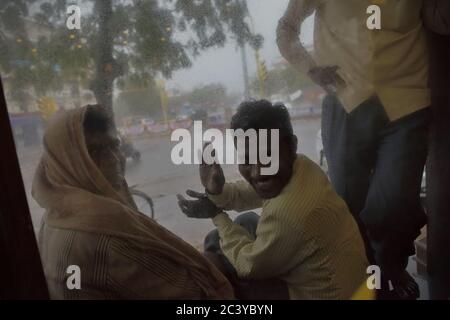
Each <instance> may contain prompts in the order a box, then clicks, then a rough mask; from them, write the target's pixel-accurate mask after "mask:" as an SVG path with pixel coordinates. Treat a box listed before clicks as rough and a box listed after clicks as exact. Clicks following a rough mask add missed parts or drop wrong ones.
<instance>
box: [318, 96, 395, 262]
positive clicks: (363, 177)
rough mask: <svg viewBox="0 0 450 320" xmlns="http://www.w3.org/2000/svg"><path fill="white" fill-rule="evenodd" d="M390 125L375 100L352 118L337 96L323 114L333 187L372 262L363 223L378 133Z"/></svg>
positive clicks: (324, 141)
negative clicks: (353, 221) (348, 213)
mask: <svg viewBox="0 0 450 320" xmlns="http://www.w3.org/2000/svg"><path fill="white" fill-rule="evenodd" d="M387 123H388V119H387V116H386V115H385V113H384V110H383V106H382V105H381V103H380V101H379V100H378V98H377V97H372V98H370V99H368V100H367V101H365V102H364V103H362V104H361V105H360V106H358V107H357V108H356V109H355V110H354V111H353V112H351V113H350V114H349V113H347V112H346V111H345V109H344V108H343V106H342V105H341V104H340V102H339V101H338V99H337V98H336V97H335V96H327V97H326V98H325V100H324V104H323V111H322V137H323V138H322V140H323V146H324V153H325V156H326V158H327V163H328V169H329V175H330V179H331V183H332V185H333V186H334V188H335V190H336V192H337V193H338V194H339V196H341V197H342V198H343V199H344V200H345V202H346V203H347V206H348V207H349V209H350V212H351V213H352V214H353V216H354V217H355V220H356V221H357V223H358V225H359V228H360V231H361V235H362V237H363V238H364V242H365V244H366V251H367V256H368V258H369V260H370V261H371V262H373V258H372V250H371V247H370V244H369V241H368V239H367V237H366V232H365V226H364V224H363V223H362V221H361V220H360V213H361V211H362V210H363V209H364V206H365V203H366V198H367V193H368V190H369V186H370V181H371V177H372V172H373V169H374V167H375V162H376V157H377V144H378V141H377V133H378V132H379V131H380V130H381V129H382V128H383V127H384V126H385V125H386V124H387Z"/></svg>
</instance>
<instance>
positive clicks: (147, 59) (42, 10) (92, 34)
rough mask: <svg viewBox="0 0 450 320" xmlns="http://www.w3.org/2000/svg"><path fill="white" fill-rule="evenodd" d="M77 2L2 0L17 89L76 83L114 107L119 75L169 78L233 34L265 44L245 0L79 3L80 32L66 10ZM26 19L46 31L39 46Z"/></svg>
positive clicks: (7, 66) (4, 53) (6, 48)
mask: <svg viewBox="0 0 450 320" xmlns="http://www.w3.org/2000/svg"><path fill="white" fill-rule="evenodd" d="M72 3H73V1H68V0H54V1H50V0H48V1H47V0H3V1H1V2H0V12H1V13H0V18H1V19H0V31H1V33H0V67H1V69H2V72H5V73H7V74H8V75H10V77H11V79H15V81H16V83H14V86H15V87H16V88H20V89H23V88H25V87H27V86H32V87H33V88H34V89H35V90H36V91H37V92H39V93H40V94H44V93H46V92H47V91H49V90H53V89H55V88H57V87H58V85H61V83H66V82H76V83H81V85H86V86H87V87H88V88H90V89H91V90H93V91H94V93H95V95H96V97H97V101H98V102H100V103H104V104H107V105H110V106H111V105H112V97H113V90H114V88H115V86H114V81H115V80H116V79H117V78H129V77H130V76H131V75H132V76H137V77H138V78H141V79H154V78H155V77H157V76H162V77H165V78H170V77H171V75H172V74H173V72H174V71H176V70H179V69H183V68H188V67H190V66H191V65H192V59H193V58H194V57H195V56H197V55H199V54H200V53H201V52H202V51H204V50H207V49H210V48H212V47H221V46H224V44H225V43H226V41H227V40H229V39H232V40H233V41H236V42H238V43H248V44H250V45H251V46H252V47H254V48H259V47H260V46H261V44H262V41H263V39H262V37H261V36H260V35H255V34H252V33H251V32H250V28H249V26H248V24H247V21H246V17H247V15H248V9H247V5H246V2H245V1H242V0H165V1H158V0H122V1H118V0H101V1H94V0H80V1H78V2H77V3H78V4H80V7H81V13H82V16H81V30H68V29H67V27H66V19H67V14H66V8H67V6H68V5H70V4H72ZM29 20H33V21H35V22H36V23H39V24H41V25H42V26H46V27H47V28H48V30H49V31H48V35H47V36H46V37H41V38H40V39H39V40H38V41H37V43H36V42H33V41H31V40H30V39H29V38H28V34H29V32H27V31H28V30H26V26H25V25H26V23H25V22H26V21H29ZM19 38H20V39H21V40H22V41H20V42H18V41H17V39H19ZM17 61H22V62H23V63H21V64H20V63H19V64H20V66H18V64H17Z"/></svg>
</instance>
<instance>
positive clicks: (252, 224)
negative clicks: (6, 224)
mask: <svg viewBox="0 0 450 320" xmlns="http://www.w3.org/2000/svg"><path fill="white" fill-rule="evenodd" d="M234 222H235V223H237V224H239V225H241V226H242V227H244V228H245V229H246V230H248V231H249V232H250V233H251V234H253V235H255V234H256V227H257V226H258V222H259V215H258V214H256V213H255V212H246V213H243V214H241V215H239V216H237V217H236V219H234Z"/></svg>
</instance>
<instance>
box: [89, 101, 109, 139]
mask: <svg viewBox="0 0 450 320" xmlns="http://www.w3.org/2000/svg"><path fill="white" fill-rule="evenodd" d="M86 108H87V109H86V113H85V115H84V123H83V127H84V132H85V133H87V134H98V133H106V132H108V131H109V130H110V129H111V128H112V127H113V122H112V116H111V115H110V114H109V112H108V110H107V109H106V108H105V107H103V106H101V105H98V104H95V105H88V106H87V107H86Z"/></svg>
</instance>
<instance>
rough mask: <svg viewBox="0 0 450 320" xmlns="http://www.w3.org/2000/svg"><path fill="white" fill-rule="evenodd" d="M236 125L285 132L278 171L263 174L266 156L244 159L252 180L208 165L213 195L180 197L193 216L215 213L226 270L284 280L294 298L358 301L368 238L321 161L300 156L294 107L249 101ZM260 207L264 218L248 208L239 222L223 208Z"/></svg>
mask: <svg viewBox="0 0 450 320" xmlns="http://www.w3.org/2000/svg"><path fill="white" fill-rule="evenodd" d="M231 128H232V129H234V130H237V129H242V130H244V131H246V130H249V129H255V130H259V129H268V130H273V129H277V130H279V166H278V172H277V173H276V174H274V175H271V176H267V175H262V174H261V169H262V168H263V167H264V166H263V165H262V164H261V161H260V159H259V158H258V161H256V164H251V163H249V162H248V161H246V162H245V163H243V164H239V171H240V173H241V175H242V176H243V177H244V179H245V180H246V181H239V182H236V183H225V178H224V175H223V172H222V169H221V167H220V165H219V164H217V163H214V164H211V165H208V164H204V163H203V164H201V165H200V177H201V182H202V184H203V186H204V187H205V189H206V195H203V194H199V193H196V192H194V191H192V190H189V191H188V195H190V196H192V197H195V198H197V199H196V200H186V199H184V198H183V197H182V196H179V205H180V208H181V209H182V211H183V212H184V213H185V214H187V215H188V216H190V217H196V218H212V219H213V222H214V224H215V225H216V226H217V231H215V232H213V233H211V234H209V235H208V237H207V239H206V249H207V250H208V249H209V250H210V251H215V252H216V253H218V252H219V253H220V250H221V251H222V252H223V254H224V255H225V257H226V261H225V263H224V269H230V268H233V269H234V270H233V271H235V272H236V274H237V276H238V277H239V278H243V279H271V278H278V279H281V280H283V281H284V282H285V283H286V284H287V286H288V289H289V297H290V299H350V298H351V297H352V295H353V294H354V293H355V292H356V291H357V290H358V288H360V287H361V286H362V285H363V283H365V281H366V279H367V274H366V268H367V266H368V262H367V258H366V253H365V248H364V242H363V240H362V237H361V235H360V233H359V229H358V226H357V224H356V222H355V220H354V219H353V217H352V215H351V214H350V212H349V210H348V208H347V206H346V204H345V202H344V201H343V200H342V199H341V198H339V196H338V195H337V194H336V193H335V191H334V190H333V188H332V187H331V185H330V183H329V181H328V179H327V177H326V175H325V174H324V173H323V172H322V170H321V169H320V167H319V166H317V165H316V164H315V163H313V162H312V161H311V160H309V159H308V158H306V157H305V156H304V155H297V137H296V136H295V135H294V134H293V130H292V125H291V122H290V118H289V113H288V111H287V109H286V108H285V107H284V106H282V105H272V104H271V103H270V102H268V101H264V100H262V101H252V102H245V103H243V104H241V106H240V107H239V109H238V111H237V113H236V114H235V115H234V116H233V118H232V120H231ZM258 132H259V131H258ZM258 140H259V136H258ZM235 145H236V141H235ZM247 145H248V144H247ZM257 145H259V144H258V143H257ZM270 145H271V143H268V148H267V149H268V150H269V153H270ZM248 151H249V148H245V152H246V156H245V159H247V160H248V154H247V152H248ZM238 152H239V150H238ZM257 154H259V152H257ZM266 166H267V165H266ZM260 207H262V214H261V217H260V218H259V219H258V216H257V215H255V214H246V215H245V216H244V217H240V218H238V221H235V222H233V221H232V220H231V219H230V218H229V217H228V215H227V214H226V213H225V212H224V211H223V210H236V211H239V212H242V211H246V210H252V209H255V208H260ZM252 229H253V230H252ZM216 232H217V233H216ZM219 238H220V246H219V243H218V242H219ZM227 265H228V267H227Z"/></svg>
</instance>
